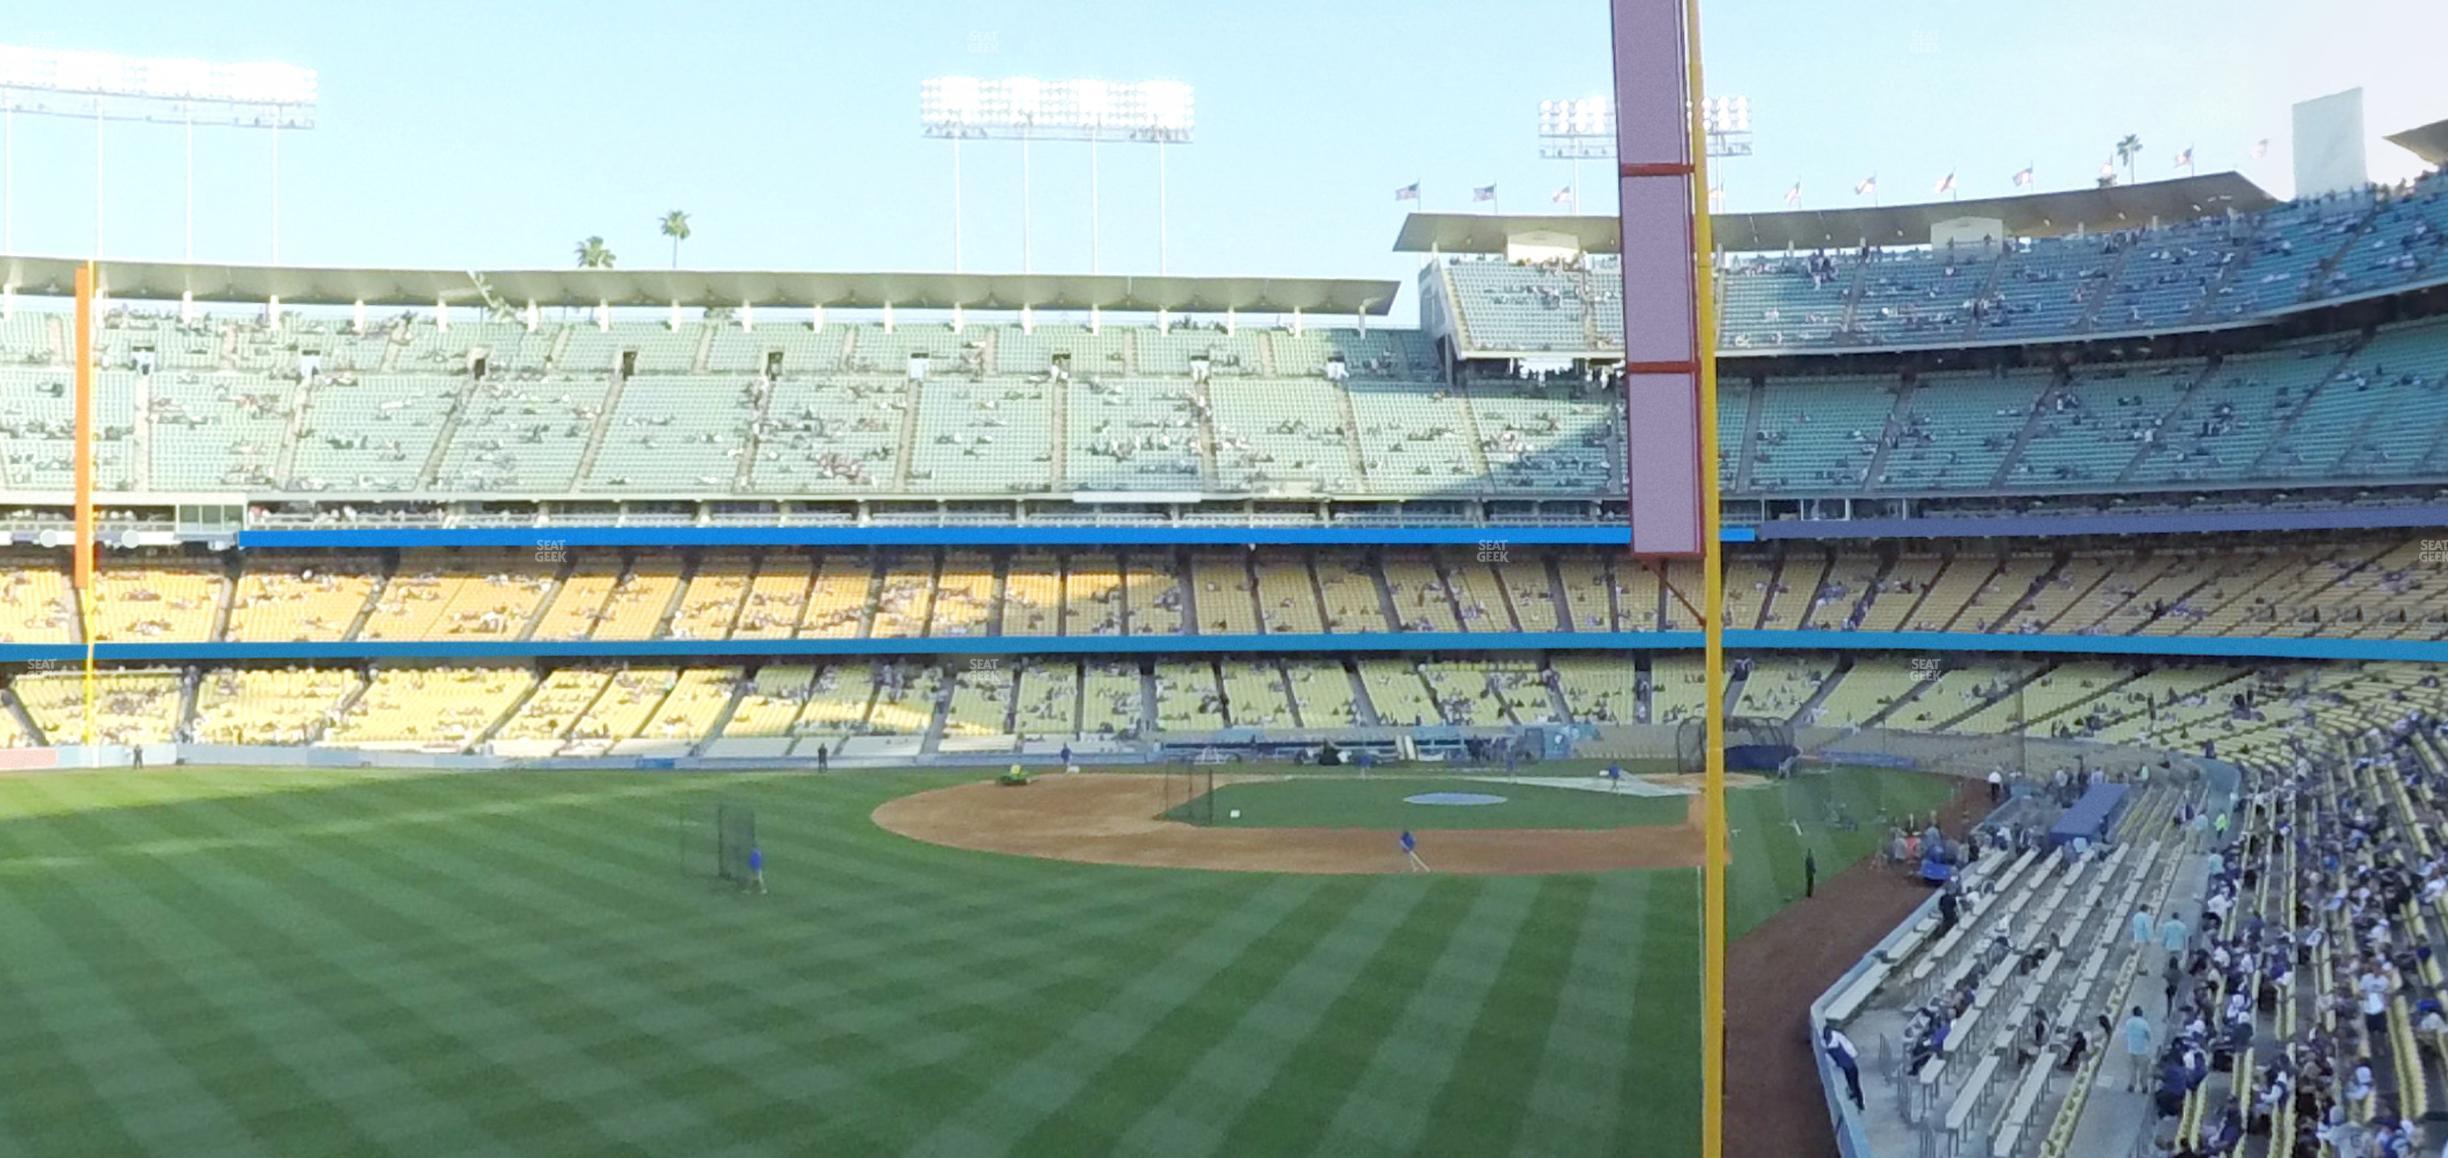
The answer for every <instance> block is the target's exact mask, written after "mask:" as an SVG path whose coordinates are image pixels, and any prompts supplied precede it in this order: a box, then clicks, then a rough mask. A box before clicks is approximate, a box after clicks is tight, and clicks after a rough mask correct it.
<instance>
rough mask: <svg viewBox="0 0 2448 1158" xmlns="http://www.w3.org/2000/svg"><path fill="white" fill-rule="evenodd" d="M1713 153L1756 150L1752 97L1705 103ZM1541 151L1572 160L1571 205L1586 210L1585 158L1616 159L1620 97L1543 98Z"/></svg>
mask: <svg viewBox="0 0 2448 1158" xmlns="http://www.w3.org/2000/svg"><path fill="white" fill-rule="evenodd" d="M1700 117H1701V120H1702V122H1703V123H1704V124H1706V125H1707V128H1708V155H1709V156H1712V157H1748V156H1750V155H1751V98H1749V97H1710V98H1708V99H1707V100H1705V101H1702V102H1701V104H1700ZM1538 135H1539V156H1541V157H1543V158H1546V159H1547V160H1550V161H1570V162H1572V167H1573V171H1572V185H1571V186H1570V188H1571V189H1572V207H1573V212H1575V213H1579V212H1581V162H1583V161H1612V160H1614V159H1615V102H1614V100H1613V99H1611V98H1608V97H1583V98H1581V99H1579V100H1564V101H1540V102H1539V133H1538Z"/></svg>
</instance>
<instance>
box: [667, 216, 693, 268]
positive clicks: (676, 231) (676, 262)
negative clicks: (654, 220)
mask: <svg viewBox="0 0 2448 1158" xmlns="http://www.w3.org/2000/svg"><path fill="white" fill-rule="evenodd" d="M663 236H665V237H668V238H671V239H672V268H673V269H678V268H680V243H681V242H683V241H687V240H688V239H689V227H688V214H686V213H682V212H681V211H679V210H677V209H674V210H672V211H671V212H669V213H666V214H664V215H663Z"/></svg>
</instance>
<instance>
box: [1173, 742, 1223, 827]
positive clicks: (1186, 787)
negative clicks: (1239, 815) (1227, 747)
mask: <svg viewBox="0 0 2448 1158" xmlns="http://www.w3.org/2000/svg"><path fill="white" fill-rule="evenodd" d="M1221 763H1223V760H1222V758H1221V757H1220V756H1217V755H1214V754H1213V749H1209V750H1207V751H1205V752H1200V753H1195V754H1194V753H1190V752H1182V753H1179V754H1176V755H1175V756H1174V757H1173V758H1172V759H1171V760H1169V761H1167V762H1166V763H1165V767H1164V786H1165V787H1164V805H1165V810H1164V815H1165V819H1167V820H1178V821H1180V822H1182V823H1184V824H1197V825H1210V824H1214V823H1215V819H1216V810H1215V773H1216V766H1217V765H1218V764H1221Z"/></svg>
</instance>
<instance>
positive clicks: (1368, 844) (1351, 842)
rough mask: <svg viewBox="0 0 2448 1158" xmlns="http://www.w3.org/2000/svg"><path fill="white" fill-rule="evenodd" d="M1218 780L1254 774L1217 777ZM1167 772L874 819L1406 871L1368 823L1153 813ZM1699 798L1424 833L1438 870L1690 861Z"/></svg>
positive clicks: (955, 794)
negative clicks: (1661, 822) (1665, 808)
mask: <svg viewBox="0 0 2448 1158" xmlns="http://www.w3.org/2000/svg"><path fill="white" fill-rule="evenodd" d="M1215 779H1216V783H1218V784H1226V783H1233V782H1237V781H1247V780H1260V779H1267V777H1257V776H1218V777H1216V778H1215ZM1165 806H1166V800H1165V791H1164V777H1162V776H1140V775H1123V774H1112V773H1099V774H1095V775H1087V776H1058V777H1051V778H1048V779H1044V780H1038V781H1035V782H1034V783H1032V784H1030V785H1029V786H1028V787H1027V788H1026V789H1022V790H1018V791H1014V790H1011V789H1005V788H999V787H997V786H996V785H994V784H993V783H991V782H981V783H976V784H960V785H955V786H953V787H950V788H938V789H934V790H933V791H929V792H918V793H913V794H911V795H908V796H903V797H900V798H898V799H895V800H888V801H886V802H884V803H883V804H882V805H880V806H878V807H877V808H876V810H875V812H874V813H873V814H872V819H873V820H874V821H875V822H876V825H877V826H878V827H881V828H883V829H884V830H886V831H888V832H893V833H898V834H899V835H902V836H906V837H909V838H910V839H912V840H923V841H926V842H927V843H929V844H940V845H946V846H949V847H952V848H965V849H973V850H976V851H979V852H1000V853H1010V854H1013V855H1016V856H1033V857H1041V858H1044V859H1048V860H1068V861H1080V862H1084V863H1088V864H1113V865H1136V866H1140V867H1144V868H1195V869H1217V870H1222V871H1228V872H1280V873H1399V872H1407V871H1410V866H1409V864H1408V863H1407V862H1406V861H1405V860H1404V858H1403V854H1402V849H1401V848H1400V847H1399V846H1397V844H1396V843H1395V840H1396V836H1397V834H1396V833H1395V832H1393V831H1391V830H1386V829H1373V828H1201V827H1196V826H1193V825H1188V824H1181V823H1177V822H1174V821H1170V820H1162V819H1159V818H1158V814H1159V813H1162V812H1163V811H1164V810H1165ZM1699 816H1700V798H1699V797H1697V796H1695V797H1692V798H1691V802H1690V804H1689V806H1688V809H1687V811H1686V813H1685V816H1684V820H1683V823H1681V824H1678V825H1672V826H1655V825H1652V826H1647V827H1627V828H1598V829H1592V828H1481V829H1467V830H1462V829H1457V830H1439V831H1436V832H1429V833H1422V834H1420V835H1419V852H1420V856H1421V858H1422V859H1424V860H1426V861H1427V862H1428V864H1429V865H1430V867H1431V868H1432V869H1433V870H1434V871H1436V872H1441V873H1470V874H1500V873H1502V874H1538V873H1584V872H1609V871H1613V870H1616V869H1656V868H1691V867H1694V866H1697V865H1698V864H1699V863H1700V855H1701V835H1700V824H1699Z"/></svg>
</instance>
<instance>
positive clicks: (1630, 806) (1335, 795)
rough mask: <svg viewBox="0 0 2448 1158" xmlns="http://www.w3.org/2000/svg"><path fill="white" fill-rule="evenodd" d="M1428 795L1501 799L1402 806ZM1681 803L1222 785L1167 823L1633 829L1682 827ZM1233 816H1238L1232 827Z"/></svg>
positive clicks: (1376, 786)
mask: <svg viewBox="0 0 2448 1158" xmlns="http://www.w3.org/2000/svg"><path fill="white" fill-rule="evenodd" d="M1428 792H1469V793H1475V794H1479V795H1485V796H1502V797H1504V798H1505V799H1504V803H1502V804H1489V805H1476V806H1470V807H1457V806H1453V805H1437V804H1408V803H1405V802H1404V801H1405V798H1407V797H1412V796H1418V795H1420V794H1422V793H1428ZM1209 796H1213V797H1214V798H1215V799H1214V801H1213V804H1212V806H1211V805H1210V803H1209V801H1208V799H1207V798H1208V797H1209ZM1684 800H1685V798H1684V797H1681V796H1633V795H1629V794H1625V795H1617V794H1613V793H1601V792H1584V791H1581V790H1579V789H1575V788H1545V787H1540V786H1538V785H1533V784H1507V783H1504V782H1502V781H1497V782H1494V783H1490V782H1488V781H1485V780H1466V779H1461V778H1458V777H1437V776H1403V775H1376V776H1371V777H1368V778H1366V779H1362V778H1359V777H1356V776H1345V777H1325V776H1303V777H1294V778H1291V779H1285V780H1274V781H1264V782H1257V783H1245V784H1226V785H1222V786H1220V787H1218V788H1217V789H1216V790H1215V791H1214V792H1213V793H1204V792H1202V793H1200V794H1199V795H1198V797H1197V798H1195V799H1193V800H1191V801H1190V802H1189V803H1187V804H1182V805H1178V806H1176V807H1174V808H1173V809H1172V810H1171V811H1169V812H1167V813H1166V814H1165V815H1166V816H1167V817H1169V818H1171V819H1174V820H1179V821H1183V822H1186V823H1190V824H1205V823H1208V822H1209V817H1210V816H1211V815H1212V817H1213V823H1214V824H1215V825H1216V826H1217V827H1232V828H1383V829H1387V830H1393V829H1398V828H1415V829H1421V830H1430V829H1442V828H1634V827H1642V826H1648V825H1676V824H1681V823H1683V814H1684V809H1685V807H1686V806H1685V803H1684ZM1234 809H1239V810H1240V811H1241V817H1240V819H1238V820H1235V819H1233V818H1232V813H1233V810H1234Z"/></svg>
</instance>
